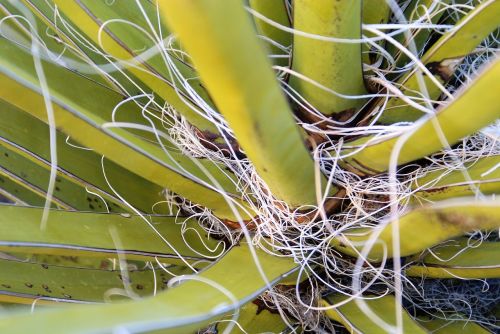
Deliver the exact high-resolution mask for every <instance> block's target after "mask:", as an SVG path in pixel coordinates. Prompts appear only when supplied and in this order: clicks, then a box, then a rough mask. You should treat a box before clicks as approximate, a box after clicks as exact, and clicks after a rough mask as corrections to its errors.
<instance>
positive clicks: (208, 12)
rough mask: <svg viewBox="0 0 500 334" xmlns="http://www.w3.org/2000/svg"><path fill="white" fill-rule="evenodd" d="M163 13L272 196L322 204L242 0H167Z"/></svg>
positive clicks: (310, 164) (307, 156) (291, 202)
mask: <svg viewBox="0 0 500 334" xmlns="http://www.w3.org/2000/svg"><path fill="white" fill-rule="evenodd" d="M160 12H161V13H162V14H163V16H164V17H165V19H166V20H167V23H168V24H169V26H170V28H171V29H172V30H173V31H174V32H175V33H176V34H177V35H178V36H179V39H180V42H181V43H182V44H183V45H184V47H185V49H186V50H187V51H188V52H189V54H190V55H191V57H192V59H193V63H194V65H195V67H196V69H197V70H198V72H199V74H200V78H201V80H202V81H203V82H204V84H205V85H206V87H207V90H208V92H209V93H210V96H212V98H213V100H214V102H215V104H216V105H217V107H218V108H219V110H220V112H221V113H222V115H223V116H224V117H225V118H226V120H227V121H228V123H229V125H230V126H231V128H232V129H233V131H234V133H235V134H236V138H237V139H238V143H239V144H240V145H241V147H242V148H243V150H244V151H245V153H246V154H247V156H248V157H249V158H250V160H251V161H252V163H253V165H254V166H255V168H256V170H257V172H258V173H259V175H260V176H261V177H262V178H263V179H264V181H265V182H266V183H267V185H268V186H269V188H270V190H271V192H272V193H273V195H275V196H276V197H277V198H279V199H281V200H283V201H285V202H286V203H287V204H289V205H290V206H292V207H297V206H301V205H307V204H316V203H317V196H316V187H315V173H314V163H313V160H312V158H311V156H310V154H309V152H308V151H307V150H306V148H305V146H304V143H303V142H302V138H301V135H300V132H299V128H298V127H297V125H296V124H295V121H294V119H293V116H292V113H291V110H290V108H289V106H288V103H287V101H286V99H285V97H284V95H283V92H282V91H281V89H280V87H279V85H278V83H277V80H276V78H275V75H274V73H273V71H272V69H271V65H270V63H269V61H268V59H267V57H266V54H265V52H264V50H263V49H262V45H261V44H260V43H259V41H258V39H257V37H256V36H255V32H254V30H253V27H252V24H251V21H250V19H249V17H248V15H247V13H246V12H245V10H244V8H243V6H242V4H241V3H240V2H239V1H229V2H228V1H224V0H215V1H212V0H202V1H195V2H193V1H167V2H163V3H161V6H160ZM227 27H231V29H227ZM321 181H323V183H324V182H325V181H326V180H325V179H324V178H323V177H322V178H321Z"/></svg>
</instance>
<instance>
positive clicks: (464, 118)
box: [343, 59, 500, 175]
mask: <svg viewBox="0 0 500 334" xmlns="http://www.w3.org/2000/svg"><path fill="white" fill-rule="evenodd" d="M499 76H500V59H497V60H496V61H494V62H493V63H492V64H490V65H489V66H487V67H486V68H485V69H484V70H483V71H482V72H481V74H480V75H479V76H478V77H477V78H476V79H475V80H474V81H473V82H471V83H470V84H468V85H467V86H465V87H464V88H463V89H462V90H460V91H459V92H458V93H457V95H456V97H455V98H454V99H452V100H451V101H449V102H448V103H447V105H445V106H444V107H443V108H441V109H440V110H438V111H437V112H436V114H433V115H428V116H426V117H424V118H422V119H421V120H420V121H419V122H418V123H417V124H416V125H415V126H416V127H417V130H416V131H413V132H412V133H411V135H410V136H409V137H408V138H407V140H406V141H405V143H404V144H403V146H402V148H401V150H400V152H399V155H398V159H397V164H398V165H403V164H406V163H408V162H411V161H414V160H417V159H420V158H423V157H425V156H428V155H430V154H432V153H435V152H437V151H439V150H441V149H443V147H446V146H445V145H444V144H443V143H442V142H441V137H440V135H439V134H438V129H436V123H437V124H439V125H440V127H441V130H442V134H443V137H444V138H445V139H446V141H447V143H448V144H449V145H453V144H455V143H457V142H458V141H459V140H460V139H462V138H463V137H465V136H467V135H470V134H473V133H474V132H476V131H479V130H480V129H482V128H483V127H485V126H487V125H489V124H491V123H493V122H495V121H496V120H497V119H498V117H500V109H499V108H498V107H497V105H498V101H499V99H498V94H497V91H498V89H496V88H499V87H500V82H499V80H498V77H499ZM403 135H406V134H403ZM370 139H372V138H371V137H364V138H361V139H358V140H355V141H353V142H350V143H349V146H353V147H355V146H360V145H363V144H365V143H366V142H368V141H369V140H370ZM398 139H399V137H395V138H391V139H389V140H385V141H377V142H375V143H374V144H370V145H369V146H367V147H365V148H364V149H362V150H361V151H359V152H357V153H355V154H352V155H350V156H348V157H346V158H345V159H343V163H344V164H345V165H349V166H350V167H354V168H355V169H356V170H357V171H358V172H359V173H360V174H369V175H373V174H377V173H382V172H385V171H387V170H388V169H389V164H390V158H391V152H392V150H393V149H394V146H395V145H396V142H397V141H398ZM350 151H352V150H346V151H344V152H343V153H344V154H345V153H349V152H350Z"/></svg>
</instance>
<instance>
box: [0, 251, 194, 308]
mask: <svg viewBox="0 0 500 334" xmlns="http://www.w3.org/2000/svg"><path fill="white" fill-rule="evenodd" d="M0 270H1V271H2V277H1V279H0V301H2V302H8V303H19V304H31V303H33V301H34V300H37V305H38V304H39V303H40V304H54V303H102V302H107V301H119V300H124V299H129V298H139V297H146V296H151V295H153V293H154V292H155V290H154V289H155V286H156V290H157V291H158V292H161V291H163V290H165V289H166V288H167V283H168V281H169V280H170V279H171V278H172V277H173V276H172V275H171V274H168V273H166V272H165V271H163V270H161V269H157V270H155V272H154V273H153V270H151V269H144V270H130V271H126V273H125V272H122V271H120V270H100V269H90V268H72V267H64V266H60V265H47V264H38V263H31V262H18V261H12V260H3V259H0ZM168 270H169V271H171V272H173V273H176V274H183V273H190V272H192V271H191V270H189V269H187V270H186V268H185V267H174V268H169V269H168ZM155 279H156V283H155ZM127 296H129V297H128V298H127Z"/></svg>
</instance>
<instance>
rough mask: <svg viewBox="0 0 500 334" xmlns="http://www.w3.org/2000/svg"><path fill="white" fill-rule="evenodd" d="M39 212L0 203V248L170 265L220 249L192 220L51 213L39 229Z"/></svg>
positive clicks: (217, 252)
mask: <svg viewBox="0 0 500 334" xmlns="http://www.w3.org/2000/svg"><path fill="white" fill-rule="evenodd" d="M42 213H43V209H38V208H26V207H17V206H8V205H7V206H6V205H1V206H0V250H2V251H5V252H16V253H28V254H31V253H39V254H58V255H67V256H79V255H84V256H92V257H101V258H110V257H114V258H116V257H117V256H118V255H119V254H118V253H123V254H124V256H126V258H127V259H138V260H149V261H150V260H151V259H152V258H155V257H157V258H159V259H165V261H168V262H169V263H174V264H176V263H177V264H179V263H180V264H184V263H186V262H184V261H187V263H191V262H194V261H198V260H207V261H210V260H211V259H214V258H215V257H217V256H218V255H220V254H221V252H222V251H223V248H222V247H221V246H222V244H220V243H219V242H217V241H216V240H213V239H209V238H207V237H206V232H204V231H203V230H202V229H201V228H200V227H199V226H198V225H197V222H196V221H195V220H194V219H189V218H182V217H164V216H152V215H146V216H144V218H141V217H139V216H132V215H130V214H98V213H82V212H66V211H56V210H51V211H50V212H49V216H48V217H49V218H48V221H47V227H46V229H45V230H41V229H40V221H41V218H42ZM153 228H154V230H153ZM160 236H162V237H160ZM180 257H182V258H183V259H184V260H181V258H180Z"/></svg>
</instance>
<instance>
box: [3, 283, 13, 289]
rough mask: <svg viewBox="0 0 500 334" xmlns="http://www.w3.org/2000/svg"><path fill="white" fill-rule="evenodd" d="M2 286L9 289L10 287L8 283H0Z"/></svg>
mask: <svg viewBox="0 0 500 334" xmlns="http://www.w3.org/2000/svg"><path fill="white" fill-rule="evenodd" d="M2 286H3V287H4V288H6V289H10V288H11V286H10V285H8V284H2Z"/></svg>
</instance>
